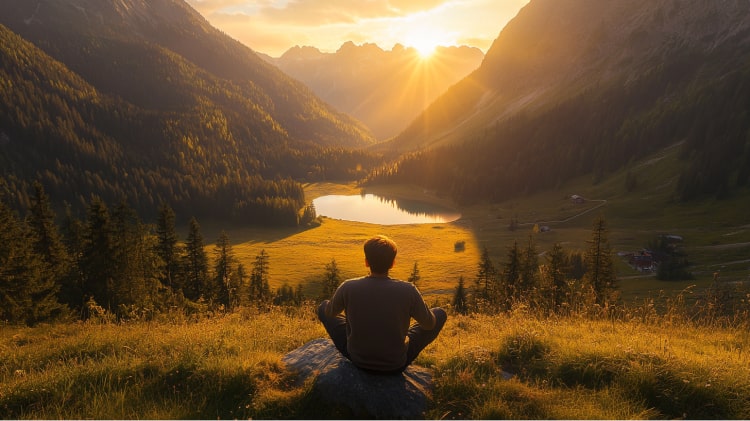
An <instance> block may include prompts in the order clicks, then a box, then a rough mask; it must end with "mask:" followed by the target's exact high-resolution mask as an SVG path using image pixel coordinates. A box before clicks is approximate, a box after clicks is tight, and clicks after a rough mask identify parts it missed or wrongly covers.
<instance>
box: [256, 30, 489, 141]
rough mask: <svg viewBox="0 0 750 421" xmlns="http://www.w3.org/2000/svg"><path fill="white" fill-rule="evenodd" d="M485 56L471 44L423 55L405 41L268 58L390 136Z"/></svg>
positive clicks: (294, 50) (300, 51) (295, 50)
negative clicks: (405, 44)
mask: <svg viewBox="0 0 750 421" xmlns="http://www.w3.org/2000/svg"><path fill="white" fill-rule="evenodd" d="M266 57H267V56H266ZM483 58H484V54H483V53H482V51H481V50H479V49H477V48H472V47H467V46H462V47H438V48H437V49H436V51H435V52H434V53H433V54H432V55H431V56H430V57H428V58H426V59H423V58H420V56H419V54H418V53H417V51H416V50H415V49H413V48H405V47H403V46H402V45H399V44H397V45H395V46H394V47H393V48H392V49H391V50H389V51H386V50H383V49H381V48H380V47H378V46H377V45H374V44H362V45H355V44H354V43H352V42H347V43H345V44H343V45H342V46H341V48H339V50H338V51H336V52H335V53H323V52H321V51H319V50H318V49H316V48H314V47H299V46H297V47H293V48H291V49H290V50H288V51H287V52H286V53H284V54H283V55H282V56H281V57H279V58H276V59H274V58H270V57H267V58H266V59H267V60H269V61H270V62H272V63H274V64H275V65H277V66H278V67H279V68H280V69H281V70H283V71H284V72H285V73H287V74H289V75H291V76H293V77H295V78H297V79H299V80H300V81H302V82H304V83H305V85H307V86H309V87H310V88H311V89H312V90H313V91H314V92H315V93H316V94H317V95H318V96H320V97H321V98H322V99H324V100H325V101H326V102H328V103H330V104H332V105H333V106H335V107H336V108H337V109H339V110H341V111H344V112H346V113H348V114H350V115H352V116H354V117H356V118H358V119H359V120H361V121H362V122H364V123H365V124H366V125H367V126H368V127H369V128H370V129H371V130H372V131H373V133H374V134H375V136H376V137H377V138H378V139H381V140H385V139H388V138H390V137H393V136H394V135H396V134H398V133H399V132H400V131H401V130H403V129H404V128H405V127H406V126H407V125H408V124H409V123H410V122H411V121H412V120H413V119H414V117H416V116H417V115H418V114H419V113H420V112H421V111H422V110H424V109H425V108H426V107H427V106H428V105H429V104H430V103H431V102H432V101H434V100H435V99H436V98H437V97H438V96H439V95H440V94H442V93H443V92H445V91H446V90H447V89H448V88H449V87H450V86H451V85H453V84H454V83H456V82H458V81H459V80H461V79H462V78H464V77H465V76H466V75H468V74H469V73H470V72H472V71H473V70H475V69H476V68H477V67H479V65H480V64H481V62H482V59H483Z"/></svg>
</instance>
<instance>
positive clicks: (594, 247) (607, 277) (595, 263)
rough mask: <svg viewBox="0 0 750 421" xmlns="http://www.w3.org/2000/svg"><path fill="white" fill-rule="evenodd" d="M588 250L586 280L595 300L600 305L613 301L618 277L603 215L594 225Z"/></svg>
mask: <svg viewBox="0 0 750 421" xmlns="http://www.w3.org/2000/svg"><path fill="white" fill-rule="evenodd" d="M587 242H588V244H589V247H588V250H587V251H586V256H585V262H586V274H585V275H584V280H585V282H586V283H587V284H588V285H589V286H590V287H591V290H592V291H593V293H594V297H595V301H596V303H597V304H599V305H605V304H608V303H611V302H612V301H613V300H615V299H616V296H615V292H616V290H617V283H616V282H617V278H616V275H615V270H614V262H613V261H612V249H611V247H610V245H609V241H608V240H607V226H606V223H605V221H604V217H603V216H599V217H598V218H597V219H596V220H595V221H594V225H593V229H592V232H591V240H588V241H587Z"/></svg>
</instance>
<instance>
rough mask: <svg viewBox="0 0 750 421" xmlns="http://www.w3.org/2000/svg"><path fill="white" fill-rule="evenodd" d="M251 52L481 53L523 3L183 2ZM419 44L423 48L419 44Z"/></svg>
mask: <svg viewBox="0 0 750 421" xmlns="http://www.w3.org/2000/svg"><path fill="white" fill-rule="evenodd" d="M187 2H188V3H189V4H190V5H191V6H193V7H194V8H195V9H196V10H198V11H199V12H200V13H201V14H203V16H205V17H206V19H208V21H209V22H211V24H212V25H214V26H216V27H217V28H219V29H221V30H223V31H224V32H226V33H227V34H229V35H230V36H232V37H233V38H235V39H237V40H239V41H241V42H243V43H244V44H246V45H247V46H249V47H250V48H252V49H253V50H255V51H258V52H262V53H266V54H269V55H271V56H274V57H278V56H280V55H281V54H283V53H284V52H285V51H286V50H288V49H289V48H291V47H293V46H295V45H310V46H314V47H317V48H319V49H320V50H322V51H326V52H334V51H336V50H338V48H339V47H340V46H341V44H343V43H344V42H346V41H353V42H354V43H355V44H358V45H359V44H363V43H366V42H369V43H375V44H377V45H378V46H380V47H381V48H383V49H385V50H390V49H391V48H392V47H393V45H394V44H396V43H401V44H403V45H405V46H411V47H418V48H419V47H429V46H430V45H434V44H439V45H470V46H474V47H478V48H480V49H482V51H484V52H486V51H487V48H489V47H490V45H491V44H492V41H494V39H495V38H497V35H498V34H499V33H500V31H501V30H502V28H503V27H504V26H505V24H506V23H507V22H508V21H509V20H510V19H512V18H513V17H514V16H515V15H516V13H518V10H519V9H520V8H521V7H523V6H524V5H526V4H527V3H528V2H529V0H187ZM419 44H423V45H419Z"/></svg>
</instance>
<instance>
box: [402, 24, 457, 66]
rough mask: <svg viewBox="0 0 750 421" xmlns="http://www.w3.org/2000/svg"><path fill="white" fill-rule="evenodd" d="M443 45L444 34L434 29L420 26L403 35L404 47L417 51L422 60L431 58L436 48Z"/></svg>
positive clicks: (444, 41) (445, 41) (444, 40)
mask: <svg viewBox="0 0 750 421" xmlns="http://www.w3.org/2000/svg"><path fill="white" fill-rule="evenodd" d="M445 43H447V40H446V39H445V34H444V33H442V32H441V31H439V30H436V29H435V28H429V27H424V26H420V27H415V28H413V29H412V30H411V31H409V32H407V33H406V34H404V45H406V46H407V47H412V48H414V49H415V50H417V53H418V54H419V57H420V58H421V59H422V60H428V59H429V58H431V57H432V55H433V54H434V53H435V50H436V49H437V47H438V46H440V45H443V44H445Z"/></svg>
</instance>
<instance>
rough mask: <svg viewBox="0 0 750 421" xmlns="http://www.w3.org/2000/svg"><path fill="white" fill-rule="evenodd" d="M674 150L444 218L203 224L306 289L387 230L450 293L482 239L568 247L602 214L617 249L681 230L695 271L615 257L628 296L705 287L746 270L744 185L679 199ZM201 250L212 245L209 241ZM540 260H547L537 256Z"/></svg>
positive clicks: (356, 257) (749, 225)
mask: <svg viewBox="0 0 750 421" xmlns="http://www.w3.org/2000/svg"><path fill="white" fill-rule="evenodd" d="M676 154H677V149H676V148H668V149H666V150H664V151H662V152H660V153H659V154H656V155H655V156H653V157H651V158H650V159H649V160H647V161H644V162H642V163H637V164H634V165H633V166H631V167H630V168H626V169H624V170H622V171H620V172H619V173H615V174H612V175H610V176H609V177H607V178H606V180H604V181H602V182H599V183H593V182H592V180H591V179H590V178H583V179H580V180H577V181H575V182H571V183H567V184H564V185H562V186H560V187H558V188H557V189H555V190H552V191H547V192H544V193H539V194H535V195H530V196H526V197H522V198H517V199H514V200H510V201H506V202H501V203H491V204H489V203H488V204H479V205H475V206H470V207H458V208H457V210H458V211H460V212H461V213H462V218H461V219H459V220H458V221H456V222H453V223H447V224H410V225H391V226H380V225H373V224H366V223H358V222H348V221H341V220H333V219H328V218H323V223H322V224H321V225H320V226H318V227H315V228H310V229H306V230H301V229H264V228H247V227H240V228H226V227H217V226H211V227H204V228H203V232H204V236H205V237H206V242H207V243H208V242H213V241H214V240H215V239H216V238H218V234H219V232H220V230H221V229H225V230H226V231H227V233H228V234H229V237H230V239H231V241H232V244H233V246H234V251H235V253H236V255H237V257H238V259H239V260H240V261H241V262H242V263H243V264H244V265H245V267H246V268H248V269H249V268H251V267H252V262H253V261H254V258H255V256H256V255H257V254H258V253H259V252H260V251H261V250H262V249H264V250H265V251H266V252H267V253H268V254H269V257H270V282H271V286H272V287H274V288H277V287H279V286H281V285H282V284H284V283H288V284H289V285H292V286H295V285H297V284H300V283H301V284H303V285H304V290H305V293H306V294H308V295H315V294H317V292H318V288H319V286H318V282H319V280H320V278H321V277H322V275H323V273H324V268H325V265H326V264H327V263H330V262H331V260H332V259H335V260H336V263H337V264H338V267H339V269H340V270H341V274H342V277H344V278H348V277H354V276H360V275H363V274H366V273H367V270H366V268H365V266H364V257H363V252H362V244H363V243H364V241H365V240H366V239H367V238H369V237H370V236H372V235H375V234H385V235H388V236H390V237H392V238H393V239H394V240H395V241H396V242H397V243H398V245H399V253H398V257H397V261H396V266H395V268H394V270H393V271H392V275H393V276H396V277H399V278H402V279H405V278H407V277H408V276H409V274H410V273H411V270H412V268H413V265H414V262H417V264H418V267H419V271H420V275H421V277H422V279H421V281H420V282H419V283H418V286H419V287H420V289H421V290H422V291H423V292H425V293H426V294H427V295H428V296H430V295H433V294H434V295H436V296H437V297H436V299H437V298H442V299H445V298H446V297H448V296H449V295H450V294H451V293H452V292H453V289H454V288H455V286H456V284H457V282H458V278H459V276H463V277H464V279H465V280H466V282H467V284H469V285H470V282H471V281H472V280H473V278H474V277H475V275H476V271H477V264H478V262H479V256H480V254H481V252H482V249H483V248H484V247H487V249H488V250H489V252H490V255H491V257H492V259H493V262H494V263H495V264H496V266H501V265H502V264H504V263H505V261H506V254H507V250H508V247H510V246H511V245H512V244H513V241H518V243H519V245H520V246H522V247H523V246H525V245H527V244H528V241H529V239H530V237H531V238H532V239H533V241H534V243H535V245H536V247H537V250H538V251H539V253H540V254H543V253H544V252H546V251H547V250H549V249H550V248H551V247H552V245H553V244H554V243H556V242H559V243H561V244H562V246H563V247H564V248H565V249H566V250H584V249H585V248H586V241H587V240H588V239H589V238H590V236H591V226H592V222H593V221H594V219H595V218H597V217H598V216H599V215H603V216H604V217H605V219H606V221H607V225H608V236H609V241H610V244H611V245H612V248H613V250H614V252H619V251H636V250H640V249H641V248H644V247H645V246H646V245H647V243H648V241H649V240H650V239H652V238H654V237H655V236H657V235H660V234H676V235H681V236H683V237H684V239H685V241H684V246H685V250H686V251H687V253H688V258H689V259H690V261H691V262H692V264H693V266H692V267H691V270H692V271H693V273H694V275H695V279H694V280H685V281H680V282H661V281H657V280H656V279H654V277H653V275H650V274H643V273H640V272H637V271H635V270H633V269H632V268H630V267H629V266H628V265H627V264H626V263H625V262H624V261H622V260H621V259H619V258H616V259H615V262H616V269H617V271H618V276H619V278H620V288H621V290H622V291H623V296H624V297H625V298H626V299H630V300H635V301H638V300H640V299H642V298H644V297H645V296H648V295H652V294H658V293H660V291H665V292H677V291H682V290H684V289H685V288H687V287H690V286H691V285H697V286H698V287H701V286H706V285H708V284H709V283H710V282H711V280H712V279H713V275H714V273H717V272H718V273H719V275H720V277H721V278H722V279H724V280H732V281H742V280H748V279H750V212H748V210H749V209H750V192H743V193H741V194H738V195H737V196H735V197H733V198H731V199H727V200H721V201H718V200H714V199H707V200H704V201H700V202H691V203H688V204H680V203H678V202H677V201H675V200H674V198H673V197H672V196H671V195H672V193H671V192H672V187H673V184H674V183H675V182H676V180H675V179H674V177H671V178H670V176H669V174H672V173H674V167H675V166H677V165H679V164H678V161H677V157H676ZM628 172H630V173H631V174H635V177H636V178H637V180H638V184H637V186H636V188H635V189H633V190H632V191H631V192H627V191H626V190H625V178H626V174H627V173H628ZM305 192H306V196H307V200H308V201H311V200H313V199H314V198H316V197H319V196H322V195H326V194H360V193H361V192H362V190H361V189H360V188H358V187H356V186H355V185H354V184H335V183H319V184H309V185H306V186H305ZM366 192H371V193H380V194H383V195H389V196H395V197H404V198H409V199H414V200H421V201H425V202H431V203H435V204H439V205H442V206H450V205H451V203H450V201H449V200H448V199H446V198H442V197H437V196H435V195H434V194H432V193H430V192H425V191H424V190H423V189H421V188H419V187H417V186H408V185H401V186H378V187H368V188H367V189H366ZM573 194H578V195H581V196H583V197H585V198H586V199H587V200H586V202H585V203H583V204H574V203H573V202H572V201H571V200H570V196H571V195H573ZM514 219H515V220H516V221H517V223H518V228H517V229H516V230H514V231H511V230H510V229H509V225H510V222H511V220H514ZM535 225H537V226H548V227H549V228H550V231H548V232H536V233H535V231H534V226H535ZM457 241H464V242H465V244H466V248H465V250H464V251H461V252H456V251H454V243H455V242H457ZM208 249H209V251H211V250H212V246H209V247H208ZM540 261H541V262H543V261H544V258H543V256H542V258H541V260H540Z"/></svg>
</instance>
